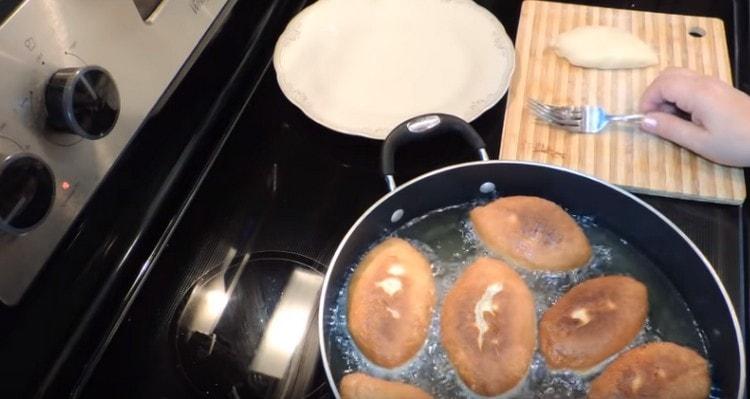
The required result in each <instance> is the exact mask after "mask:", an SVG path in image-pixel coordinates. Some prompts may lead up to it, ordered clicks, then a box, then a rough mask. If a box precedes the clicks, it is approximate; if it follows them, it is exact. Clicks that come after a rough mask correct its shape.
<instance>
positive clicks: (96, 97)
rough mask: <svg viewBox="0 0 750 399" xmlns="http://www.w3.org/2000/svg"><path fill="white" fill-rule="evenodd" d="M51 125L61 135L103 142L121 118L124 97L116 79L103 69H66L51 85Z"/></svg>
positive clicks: (47, 93) (48, 92) (47, 97)
mask: <svg viewBox="0 0 750 399" xmlns="http://www.w3.org/2000/svg"><path fill="white" fill-rule="evenodd" d="M44 102H45V105H46V106H47V122H48V124H49V126H50V127H51V128H52V129H54V130H58V131H64V132H68V133H74V134H77V135H79V136H81V137H83V138H86V139H90V140H96V139H100V138H102V137H104V136H106V135H107V134H109V132H110V131H111V130H112V128H113V127H114V126H115V123H116V122H117V116H118V115H119V114H120V96H119V94H118V92H117V86H115V81H114V80H113V79H112V76H111V75H110V74H109V72H107V71H106V70H105V69H104V68H102V67H99V66H85V67H80V68H64V69H60V70H59V71H57V72H55V74H54V75H52V78H50V80H49V82H48V83H47V89H46V91H45V98H44Z"/></svg>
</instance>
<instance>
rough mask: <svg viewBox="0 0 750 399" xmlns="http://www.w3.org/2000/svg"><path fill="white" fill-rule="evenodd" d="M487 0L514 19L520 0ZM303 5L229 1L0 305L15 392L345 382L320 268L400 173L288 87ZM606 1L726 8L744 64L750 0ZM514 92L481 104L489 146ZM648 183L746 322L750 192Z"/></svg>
mask: <svg viewBox="0 0 750 399" xmlns="http://www.w3.org/2000/svg"><path fill="white" fill-rule="evenodd" d="M209 1H210V0H209ZM192 3H200V2H196V1H193V2H192ZM478 3H479V4H481V5H482V6H484V7H486V8H488V9H489V10H490V11H492V12H493V13H494V14H495V15H496V16H497V17H498V18H499V19H500V20H501V22H502V23H503V24H504V25H505V27H506V29H507V30H508V32H509V34H510V36H511V37H514V36H515V30H516V26H517V23H518V14H519V11H520V5H521V2H520V1H507V0H482V1H478ZM305 4H306V2H305V1H300V0H296V1H295V0H286V1H284V0H267V1H247V2H245V1H237V2H229V3H228V4H227V6H226V7H225V8H224V10H223V14H222V15H221V17H220V18H217V20H216V22H214V23H213V24H212V25H211V27H210V28H209V30H208V31H207V33H206V35H205V37H204V38H203V40H202V41H201V45H200V47H199V50H196V52H195V53H194V56H193V57H191V59H190V60H189V61H188V62H187V63H186V64H185V66H184V67H183V69H182V70H181V72H180V75H179V79H176V80H175V81H174V82H172V84H171V85H170V86H169V88H168V89H167V90H165V92H164V94H163V96H162V98H161V99H160V100H159V104H160V106H159V107H157V108H155V109H153V110H152V111H151V113H150V114H149V117H148V118H147V119H146V122H145V123H144V124H143V125H142V126H141V127H140V129H139V130H138V132H137V134H136V135H135V136H134V138H133V139H132V141H131V142H130V143H129V144H128V146H127V148H126V149H125V151H124V152H123V153H122V155H121V156H119V158H118V159H117V161H116V163H115V164H114V166H113V168H112V170H111V172H110V173H109V174H108V175H107V176H106V178H104V179H103V181H102V183H101V185H100V186H99V187H98V189H97V190H96V192H95V193H94V194H93V196H92V198H91V200H90V201H88V203H87V204H86V206H85V207H83V209H82V211H81V213H80V215H78V216H77V217H76V218H75V220H74V222H73V224H72V225H71V227H70V228H69V229H68V230H67V233H66V234H65V236H64V237H63V238H62V240H61V241H60V242H59V244H58V245H57V246H56V247H55V251H54V252H53V253H52V255H51V256H50V258H49V260H48V261H47V262H46V264H45V265H44V268H43V269H42V271H41V273H40V274H39V276H37V278H36V280H35V281H34V283H33V284H32V285H31V287H30V288H29V289H28V292H26V294H25V295H24V297H23V299H22V300H21V301H20V302H19V303H18V304H17V305H16V306H12V307H5V308H3V309H2V313H0V322H1V323H0V353H2V356H0V378H1V379H2V383H0V385H2V386H1V387H0V391H2V392H3V393H5V394H6V395H5V396H7V397H15V396H38V397H44V396H47V397H58V396H73V397H86V398H99V397H116V398H117V397H123V398H132V397H144V398H151V397H154V398H156V397H158V398H183V397H230V398H240V397H242V398H245V397H247V398H265V397H267V398H275V397H289V398H303V397H309V398H329V397H333V394H332V392H331V391H330V389H329V388H328V385H327V382H326V380H325V375H324V372H323V369H322V365H321V362H320V358H319V356H320V355H319V351H318V337H317V328H315V323H316V318H317V300H318V295H319V289H320V287H321V284H322V276H323V274H324V273H325V269H326V265H327V264H328V262H329V260H330V258H331V257H332V255H333V253H334V251H335V249H336V247H337V246H338V244H339V241H340V240H341V238H342V237H343V235H344V234H345V232H346V231H347V230H348V229H349V227H350V226H351V224H352V223H353V222H354V221H355V220H356V219H357V218H358V217H359V215H360V214H361V213H362V212H364V210H366V209H367V208H368V207H369V206H370V205H371V204H373V203H374V202H375V201H376V200H377V199H378V198H380V197H381V196H382V195H384V194H385V193H386V192H387V188H386V186H385V183H384V180H383V178H382V176H381V175H380V172H379V151H380V142H377V141H374V140H369V139H365V138H360V137H354V136H348V135H343V134H338V133H335V132H332V131H330V130H328V129H326V128H324V127H322V126H320V125H317V124H316V123H315V122H313V121H311V120H310V119H309V118H307V117H306V116H305V115H304V114H303V113H302V112H301V111H300V110H299V109H297V108H296V107H295V106H294V105H292V104H291V103H290V102H289V101H288V100H287V99H286V98H285V97H284V96H283V95H282V93H281V91H280V89H279V87H278V84H277V82H276V76H275V73H274V70H273V66H272V65H271V63H270V59H271V54H272V51H273V46H274V44H275V40H276V38H277V37H278V36H279V34H280V33H281V32H282V30H283V28H284V26H285V24H286V23H287V22H288V21H289V20H290V19H291V17H292V16H293V15H294V14H295V13H297V12H298V11H299V10H300V9H301V8H302V7H304V6H305ZM596 4H597V5H602V6H611V7H620V8H635V9H643V10H650V11H663V12H671V13H685V14H698V15H707V16H714V17H719V18H722V19H723V20H724V21H725V23H726V26H727V31H728V32H730V33H732V32H734V33H733V34H731V35H730V37H729V41H730V43H731V46H732V49H733V50H734V51H733V52H732V57H733V61H734V65H735V72H740V74H738V76H736V77H737V83H738V85H742V84H746V83H747V81H746V80H745V79H748V76H745V75H744V74H743V73H744V71H743V70H742V69H741V68H739V66H741V65H747V57H748V52H747V51H746V50H747V48H746V47H747V45H748V43H749V42H748V41H747V38H748V36H747V34H748V31H747V21H748V18H747V17H748V7H747V3H745V2H739V1H736V2H732V1H726V2H712V3H711V4H709V3H706V2H702V1H687V0H682V1H680V0H674V1H659V0H652V1H645V0H644V1H614V0H612V1H600V2H596ZM504 107H505V102H504V101H501V102H500V103H499V104H498V105H496V106H495V107H493V108H492V109H490V110H488V111H487V112H486V113H484V114H483V115H482V116H481V117H480V118H478V119H477V120H476V121H474V122H473V123H472V125H473V126H474V127H475V128H476V129H477V131H478V132H479V133H480V134H481V135H482V136H483V138H484V139H485V141H486V142H487V143H488V150H489V152H490V156H493V157H497V151H498V147H499V142H500V134H501V128H502V122H503V120H502V118H503V114H504V112H503V111H504ZM471 159H473V154H472V151H471V150H470V149H464V147H463V145H462V143H461V142H460V141H458V140H455V139H453V138H449V137H446V138H439V139H435V140H434V141H432V142H430V143H427V144H424V145H419V146H407V147H404V148H403V149H402V150H400V152H399V154H398V161H397V165H396V166H397V171H398V176H397V178H398V179H399V181H406V180H408V179H409V178H412V177H416V176H418V175H419V174H421V173H424V172H426V171H429V170H431V169H433V168H436V167H439V166H441V165H446V164H450V163H456V162H462V161H466V160H471ZM643 198H644V199H645V200H646V201H647V202H649V203H651V204H652V205H654V206H655V207H656V208H658V209H659V210H660V211H662V212H663V213H664V214H665V215H666V216H668V217H669V218H671V219H672V220H673V221H675V222H676V224H678V225H679V226H680V227H681V228H682V229H683V230H684V231H685V232H686V233H687V234H688V236H690V237H691V238H692V239H693V240H694V241H695V242H696V244H697V245H698V246H699V247H700V248H701V250H702V251H703V252H704V253H705V254H706V256H707V257H708V259H709V260H710V261H711V262H712V264H713V265H714V266H715V268H716V269H717V272H718V273H719V275H720V277H721V278H722V280H723V281H724V284H725V286H726V288H727V290H728V292H729V294H730V296H731V297H732V299H733V301H734V304H735V306H736V307H737V310H738V315H739V317H740V318H741V322H742V323H743V325H745V324H744V323H745V312H744V310H745V306H746V288H745V287H746V283H747V281H746V278H747V277H746V270H747V264H746V258H745V250H746V248H747V241H746V237H747V236H746V235H745V234H744V229H745V224H744V221H745V220H746V215H745V212H746V209H745V207H744V206H741V207H733V206H721V205H713V204H704V203H696V202H689V201H681V200H672V199H666V198H657V197H645V196H644V197H643Z"/></svg>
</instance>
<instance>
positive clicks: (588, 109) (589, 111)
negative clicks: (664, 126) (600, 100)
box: [529, 99, 643, 133]
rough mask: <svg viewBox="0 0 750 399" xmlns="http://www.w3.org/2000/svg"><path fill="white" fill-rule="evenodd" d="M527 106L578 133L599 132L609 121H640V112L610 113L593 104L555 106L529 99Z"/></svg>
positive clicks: (552, 121) (543, 118) (541, 117)
mask: <svg viewBox="0 0 750 399" xmlns="http://www.w3.org/2000/svg"><path fill="white" fill-rule="evenodd" d="M529 108H530V109H531V110H532V111H533V112H534V114H536V116H537V118H539V119H541V120H543V121H545V122H548V123H551V124H553V125H555V126H558V127H561V128H563V129H567V130H570V131H572V132H580V133H599V132H601V131H602V130H603V129H604V128H605V127H606V126H607V125H609V124H610V122H631V123H632V122H638V123H639V122H640V121H642V120H643V115H642V114H631V115H610V114H608V113H607V112H606V111H605V110H604V108H602V107H597V106H593V105H585V106H580V107H573V106H567V107H566V106H555V105H549V104H544V103H541V102H539V101H536V100H534V99H529Z"/></svg>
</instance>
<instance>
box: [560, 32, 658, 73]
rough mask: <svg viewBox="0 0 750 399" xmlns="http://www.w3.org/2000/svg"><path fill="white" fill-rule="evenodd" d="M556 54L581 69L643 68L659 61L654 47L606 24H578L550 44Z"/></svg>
mask: <svg viewBox="0 0 750 399" xmlns="http://www.w3.org/2000/svg"><path fill="white" fill-rule="evenodd" d="M552 48H554V49H555V52H557V55H559V56H561V57H565V58H566V59H567V60H568V61H570V63H571V64H573V65H578V66H581V67H584V68H598V69H626V68H643V67H647V66H651V65H655V64H658V63H659V57H658V56H657V55H656V52H655V51H654V49H652V48H651V47H650V46H649V45H648V44H646V43H645V42H643V41H642V40H641V39H639V38H638V37H636V36H635V35H633V34H632V33H630V32H628V31H625V30H622V29H618V28H612V27H609V26H581V27H578V28H575V29H573V30H570V31H567V32H565V33H562V34H560V35H559V36H558V37H557V38H556V39H555V40H554V42H553V43H552Z"/></svg>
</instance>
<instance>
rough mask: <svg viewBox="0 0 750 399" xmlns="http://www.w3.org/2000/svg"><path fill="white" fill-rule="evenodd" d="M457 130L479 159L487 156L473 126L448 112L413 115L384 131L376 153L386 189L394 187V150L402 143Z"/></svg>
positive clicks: (453, 132)
mask: <svg viewBox="0 0 750 399" xmlns="http://www.w3.org/2000/svg"><path fill="white" fill-rule="evenodd" d="M435 134H457V135H460V136H461V137H463V139H464V140H466V142H467V143H469V145H471V147H472V148H473V149H474V150H476V151H477V153H479V158H480V159H481V160H483V161H486V160H488V159H489V156H488V155H487V150H485V144H484V140H482V137H481V136H480V135H479V133H477V131H476V130H474V128H473V127H472V126H471V125H470V124H468V123H466V122H465V121H464V120H463V119H461V118H459V117H457V116H453V115H448V114H427V115H422V116H417V117H414V118H412V119H409V120H408V121H406V122H404V123H402V124H400V125H398V126H396V128H395V129H393V130H392V131H391V133H390V134H388V137H386V139H385V142H384V143H383V149H382V150H381V153H380V157H381V158H380V162H381V168H382V170H383V176H385V182H386V184H387V185H388V191H393V190H395V189H396V179H394V178H393V175H394V173H395V157H396V150H397V149H398V148H399V147H401V146H402V145H404V144H407V143H411V142H413V141H418V140H423V139H424V138H425V137H426V136H427V135H430V136H432V135H435Z"/></svg>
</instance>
